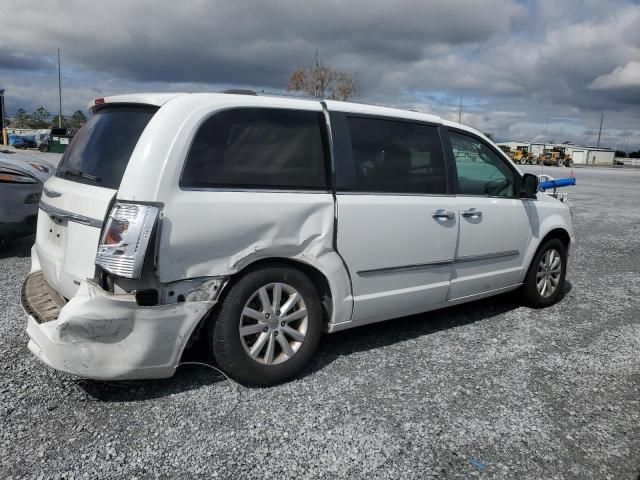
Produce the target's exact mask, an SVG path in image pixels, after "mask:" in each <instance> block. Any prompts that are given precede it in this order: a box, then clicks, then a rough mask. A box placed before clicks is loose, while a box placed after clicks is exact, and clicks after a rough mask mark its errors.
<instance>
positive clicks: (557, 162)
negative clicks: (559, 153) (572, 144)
mask: <svg viewBox="0 0 640 480" xmlns="http://www.w3.org/2000/svg"><path fill="white" fill-rule="evenodd" d="M562 163H563V162H562V159H561V158H559V159H558V160H556V167H561V166H562Z"/></svg>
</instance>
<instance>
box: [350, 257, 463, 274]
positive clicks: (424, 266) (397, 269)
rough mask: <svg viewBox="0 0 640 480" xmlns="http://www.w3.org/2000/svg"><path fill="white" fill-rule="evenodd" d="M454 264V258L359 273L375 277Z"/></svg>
mask: <svg viewBox="0 0 640 480" xmlns="http://www.w3.org/2000/svg"><path fill="white" fill-rule="evenodd" d="M447 265H453V260H444V261H442V262H431V263H418V264H415V265H404V266H401V267H386V268H374V269H372V270H361V271H359V272H358V275H360V276H361V277H373V276H375V275H384V274H386V273H400V272H411V271H415V270H426V269H428V268H438V267H446V266H447Z"/></svg>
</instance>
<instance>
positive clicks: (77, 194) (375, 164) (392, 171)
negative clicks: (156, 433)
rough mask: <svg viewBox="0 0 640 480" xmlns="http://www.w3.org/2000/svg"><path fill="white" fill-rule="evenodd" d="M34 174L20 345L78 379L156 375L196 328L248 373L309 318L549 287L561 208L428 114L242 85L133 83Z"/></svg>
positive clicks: (306, 348)
mask: <svg viewBox="0 0 640 480" xmlns="http://www.w3.org/2000/svg"><path fill="white" fill-rule="evenodd" d="M91 109H92V111H93V115H92V117H91V118H90V120H89V121H88V122H87V124H86V125H85V126H84V127H83V128H82V129H81V130H80V131H79V132H78V134H77V135H76V137H75V138H74V140H73V142H72V144H71V145H70V147H69V148H68V149H67V151H66V153H65V155H64V157H63V159H62V160H61V163H60V165H59V168H58V169H57V171H56V174H55V176H54V177H52V178H50V179H49V180H48V181H47V182H46V183H45V185H44V193H43V196H42V200H41V203H40V209H39V216H38V227H37V228H38V231H37V237H36V243H35V245H34V247H33V249H32V267H31V272H30V273H29V276H28V277H27V279H26V280H25V283H24V285H23V288H22V294H21V296H22V304H23V306H24V308H25V310H26V312H27V313H28V315H29V317H28V327H27V332H28V334H29V337H30V341H29V349H30V350H31V351H32V352H33V353H34V354H35V355H36V356H37V357H38V358H39V359H40V360H42V361H43V362H44V363H46V364H48V365H50V366H52V367H53V368H56V369H58V370H62V371H65V372H69V373H72V374H75V375H79V376H82V377H87V378H94V379H132V378H161V377H169V376H171V375H172V374H173V373H174V372H175V370H176V368H177V366H178V365H179V363H180V358H181V355H182V353H183V351H184V349H185V347H186V346H187V344H189V343H190V342H192V341H193V340H194V339H196V338H202V337H204V338H205V339H206V341H207V342H208V344H209V345H210V348H211V352H212V354H213V356H214V358H215V360H216V362H217V364H218V365H219V367H220V368H221V369H223V370H224V371H225V372H227V373H228V374H229V375H231V376H232V377H234V378H236V379H238V380H240V381H243V382H247V383H254V384H273V383H276V382H280V381H283V380H286V379H288V378H291V377H292V376H294V375H295V374H296V373H297V372H298V371H299V370H300V369H301V368H302V367H303V365H304V364H305V363H306V362H307V361H308V360H309V359H310V357H311V356H312V355H313V353H314V351H315V350H316V348H317V346H318V342H319V340H320V337H321V334H322V332H323V331H325V332H336V331H338V330H344V329H347V328H351V327H355V326H359V325H364V324H368V323H372V322H378V321H381V320H389V319H392V318H397V317H402V316H405V315H411V314H415V313H419V312H426V311H429V310H433V309H438V308H442V307H447V306H449V305H455V304H459V303H463V302H469V301H472V300H476V299H479V298H484V297H488V296H491V295H496V294H499V293H502V292H507V291H509V290H515V289H521V290H522V292H523V295H524V298H525V300H526V301H527V302H528V303H529V304H531V305H533V306H535V307H543V306H547V305H550V304H552V303H553V302H554V301H556V300H557V299H558V296H559V294H560V291H561V288H562V285H563V282H564V277H565V273H566V266H567V255H568V253H569V246H570V245H571V243H572V241H573V232H572V226H571V216H570V212H569V208H568V207H567V206H566V205H565V204H563V203H561V202H560V201H558V200H556V199H555V198H552V196H550V195H546V194H542V193H538V192H537V190H538V179H537V177H536V176H534V175H531V174H524V175H523V174H522V173H521V172H520V171H518V169H517V168H516V167H515V166H514V165H513V162H511V161H510V160H509V158H508V157H506V156H505V155H504V154H503V153H502V151H501V150H500V149H499V148H497V147H496V146H495V145H494V144H493V143H492V142H491V141H490V140H488V139H487V138H486V137H484V136H483V135H481V134H480V133H478V132H477V131H475V130H473V129H471V128H468V127H465V126H463V125H460V124H456V123H452V122H449V121H445V120H442V119H441V118H439V117H436V116H432V115H427V114H422V113H417V112H411V111H404V110H397V109H391V108H384V107H378V106H370V105H361V104H355V103H344V102H336V101H321V100H303V99H296V98H282V97H273V96H272V97H269V96H258V95H255V94H254V95H249V94H229V93H226V94H225V93H213V94H177V93H171V94H132V95H121V96H113V97H106V98H98V99H96V100H95V101H94V102H93V103H92V106H91Z"/></svg>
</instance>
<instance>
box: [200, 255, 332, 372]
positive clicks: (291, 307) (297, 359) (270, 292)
mask: <svg viewBox="0 0 640 480" xmlns="http://www.w3.org/2000/svg"><path fill="white" fill-rule="evenodd" d="M321 334H322V307H321V302H320V297H319V295H318V292H317V290H316V288H315V286H314V285H313V283H312V282H311V280H309V278H308V277H307V276H306V275H304V274H303V273H302V272H300V271H298V270H295V269H293V268H289V267H280V266H273V267H268V268H263V269H260V270H254V271H252V272H249V273H248V274H247V275H245V276H244V277H242V278H241V279H240V280H239V281H238V282H237V283H236V284H235V285H233V286H232V287H231V290H230V291H229V293H228V295H227V296H226V298H225V299H224V300H223V303H222V305H221V308H220V311H219V313H218V315H217V318H216V319H215V323H212V324H210V334H209V340H210V346H211V349H212V351H213V355H214V357H215V359H216V362H217V363H218V365H219V366H220V367H221V368H222V370H224V371H225V372H226V373H228V374H229V375H230V376H232V377H234V378H236V379H238V380H240V381H243V382H247V383H252V384H259V385H272V384H275V383H279V382H282V381H284V380H287V379H290V378H291V377H293V376H294V375H296V374H297V373H298V372H299V371H300V369H302V367H303V366H304V365H305V364H306V363H307V362H308V360H309V359H310V358H311V357H312V356H313V354H314V353H315V351H316V349H317V347H318V343H319V341H320V337H321Z"/></svg>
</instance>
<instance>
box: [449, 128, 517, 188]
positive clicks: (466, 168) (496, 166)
mask: <svg viewBox="0 0 640 480" xmlns="http://www.w3.org/2000/svg"><path fill="white" fill-rule="evenodd" d="M449 138H450V139H451V146H452V148H453V155H454V157H455V160H456V169H457V170H458V183H459V185H460V193H461V194H463V195H489V196H492V197H513V195H514V184H515V174H514V172H513V170H511V169H510V168H509V167H508V166H507V164H506V162H505V160H504V159H502V158H501V157H499V156H498V154H497V153H495V152H494V151H493V150H491V149H490V148H489V147H487V146H486V145H485V144H484V143H482V142H481V141H480V140H479V139H476V138H473V137H468V136H466V135H460V134H458V133H453V132H450V133H449Z"/></svg>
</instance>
